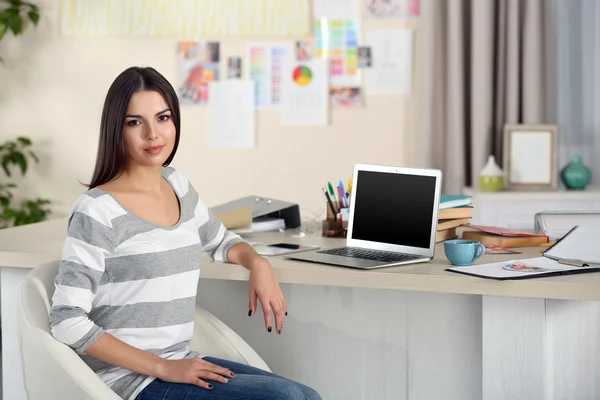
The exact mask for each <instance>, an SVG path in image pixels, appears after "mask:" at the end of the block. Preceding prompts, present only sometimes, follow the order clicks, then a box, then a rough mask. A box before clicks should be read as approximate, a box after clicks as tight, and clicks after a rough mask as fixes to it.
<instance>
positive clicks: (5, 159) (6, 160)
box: [0, 154, 11, 176]
mask: <svg viewBox="0 0 600 400" xmlns="http://www.w3.org/2000/svg"><path fill="white" fill-rule="evenodd" d="M9 156H10V154H7V155H5V156H4V157H3V158H2V163H0V164H1V165H2V169H3V170H4V172H5V173H6V176H10V169H9V168H8V164H9V163H10V162H11V161H10V158H9Z"/></svg>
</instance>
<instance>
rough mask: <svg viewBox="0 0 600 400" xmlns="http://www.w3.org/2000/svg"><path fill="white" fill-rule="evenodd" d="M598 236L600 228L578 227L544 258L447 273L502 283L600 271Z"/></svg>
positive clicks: (484, 265) (474, 266)
mask: <svg viewBox="0 0 600 400" xmlns="http://www.w3.org/2000/svg"><path fill="white" fill-rule="evenodd" d="M598 233H600V229H598V228H591V227H578V226H575V227H574V228H573V229H571V230H570V231H569V232H568V233H567V234H566V235H565V236H563V237H562V238H561V239H560V240H559V241H558V242H556V244H555V245H554V246H552V247H550V248H548V249H547V250H546V251H545V252H544V253H543V257H536V258H529V259H524V260H510V261H503V262H495V263H490V264H481V265H470V266H467V267H452V268H448V269H447V270H446V271H450V272H457V273H460V274H465V275H472V276H477V277H481V278H490V279H499V280H506V279H527V278H535V277H540V276H553V275H570V274H578V273H587V272H600V246H598Z"/></svg>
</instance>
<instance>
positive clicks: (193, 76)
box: [176, 42, 220, 107]
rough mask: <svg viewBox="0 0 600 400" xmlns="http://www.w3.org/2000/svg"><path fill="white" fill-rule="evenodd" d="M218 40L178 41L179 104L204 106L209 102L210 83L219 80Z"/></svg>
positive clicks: (177, 86) (177, 88)
mask: <svg viewBox="0 0 600 400" xmlns="http://www.w3.org/2000/svg"><path fill="white" fill-rule="evenodd" d="M219 47H220V46H219V43H218V42H178V43H177V49H176V55H177V58H176V60H177V83H176V90H177V96H178V98H179V104H180V105H181V106H182V107H186V106H202V105H206V104H207V103H208V99H209V90H208V84H209V83H210V82H213V81H217V80H219V65H220V61H219V60H220V55H219V53H220V49H219Z"/></svg>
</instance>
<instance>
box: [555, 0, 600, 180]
mask: <svg viewBox="0 0 600 400" xmlns="http://www.w3.org/2000/svg"><path fill="white" fill-rule="evenodd" d="M552 11H553V20H554V21H553V23H554V25H555V27H556V30H555V32H556V79H557V81H556V83H557V85H556V115H557V124H558V127H559V165H560V167H561V168H562V167H563V166H564V165H566V164H568V163H569V162H570V161H571V159H572V158H573V157H576V156H578V157H581V158H582V160H583V163H584V164H586V165H587V166H588V167H589V168H590V169H591V170H592V178H593V182H594V183H596V184H598V183H600V0H568V1H565V0H552Z"/></svg>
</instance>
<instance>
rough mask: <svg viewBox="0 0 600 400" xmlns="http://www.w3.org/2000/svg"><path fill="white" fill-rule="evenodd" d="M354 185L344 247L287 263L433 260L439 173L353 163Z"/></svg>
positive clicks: (364, 264)
mask: <svg viewBox="0 0 600 400" xmlns="http://www.w3.org/2000/svg"><path fill="white" fill-rule="evenodd" d="M352 182H353V189H352V195H351V199H350V219H349V220H348V233H347V237H346V243H345V245H344V246H341V247H335V248H322V249H319V250H313V251H308V252H303V253H295V254H290V255H288V256H286V257H287V258H291V259H295V260H303V261H312V262H316V263H322V264H330V265H337V266H342V267H351V268H361V269H372V268H381V267H390V266H395V265H404V264H414V263H421V262H427V261H430V260H431V259H433V257H434V255H435V245H436V232H437V223H438V209H439V202H440V191H441V185H442V172H441V171H440V170H437V169H418V168H404V167H392V166H382V165H367V164H357V165H355V167H354V173H353V180H352Z"/></svg>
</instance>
